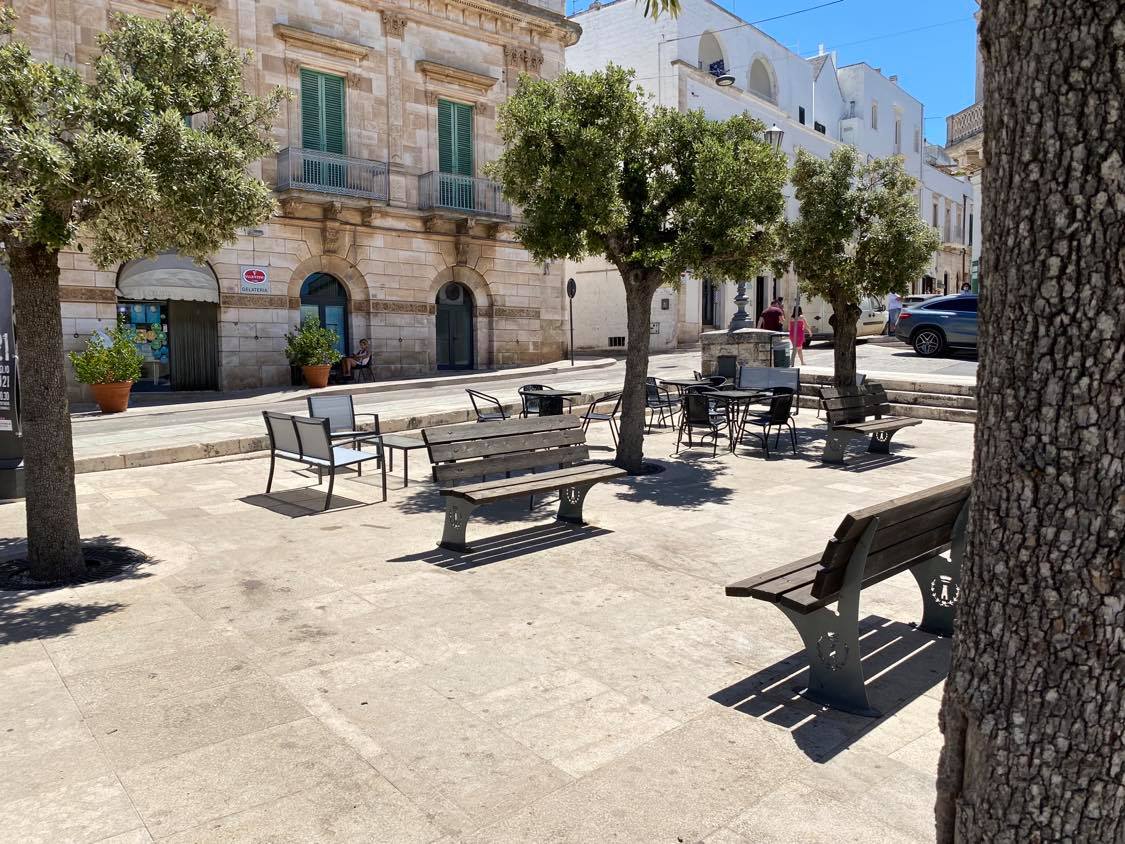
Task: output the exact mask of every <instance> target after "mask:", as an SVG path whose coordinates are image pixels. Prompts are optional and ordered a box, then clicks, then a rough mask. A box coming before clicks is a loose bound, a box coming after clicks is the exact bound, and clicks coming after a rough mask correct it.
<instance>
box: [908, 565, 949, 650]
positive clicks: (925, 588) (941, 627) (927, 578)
mask: <svg viewBox="0 0 1125 844" xmlns="http://www.w3.org/2000/svg"><path fill="white" fill-rule="evenodd" d="M910 573H911V574H912V575H914V579H915V580H917V581H918V589H919V591H920V592H921V593H922V622H921V623H920V624H919V625H918V629H919V630H922V631H924V632H926V633H933V634H934V635H935V636H952V635H953V620H954V618H955V617H956V615H957V603H958V599H959V598H960V597H961V567H960V566H955V565H953V563H951V562H950V561H949V560H947V559H945V557H941V556H938V557H929V558H928V559H925V560H923V561H922V562H920V563H918V564H917V565H916V566H914V567H913V568H911V569H910Z"/></svg>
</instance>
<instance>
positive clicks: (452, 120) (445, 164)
mask: <svg viewBox="0 0 1125 844" xmlns="http://www.w3.org/2000/svg"><path fill="white" fill-rule="evenodd" d="M438 170H440V171H441V172H442V173H454V174H456V175H458V176H471V175H473V109H472V106H467V105H464V104H462V103H451V102H449V101H448V100H438Z"/></svg>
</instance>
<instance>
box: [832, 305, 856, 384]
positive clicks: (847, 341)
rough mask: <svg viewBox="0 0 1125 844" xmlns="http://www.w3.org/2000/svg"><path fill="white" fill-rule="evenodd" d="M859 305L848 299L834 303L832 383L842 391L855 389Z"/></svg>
mask: <svg viewBox="0 0 1125 844" xmlns="http://www.w3.org/2000/svg"><path fill="white" fill-rule="evenodd" d="M859 315H860V309H859V305H856V304H855V303H853V302H849V301H848V300H847V299H834V300H833V301H832V316H830V317H829V318H828V322H829V324H830V325H831V326H832V358H833V364H834V370H833V378H832V383H833V384H834V385H835V386H836V387H838V388H840V389H850V388H852V387H855V338H856V320H857V319H859Z"/></svg>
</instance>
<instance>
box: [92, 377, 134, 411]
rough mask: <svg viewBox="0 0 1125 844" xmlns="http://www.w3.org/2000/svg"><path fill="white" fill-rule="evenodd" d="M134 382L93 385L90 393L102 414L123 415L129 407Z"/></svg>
mask: <svg viewBox="0 0 1125 844" xmlns="http://www.w3.org/2000/svg"><path fill="white" fill-rule="evenodd" d="M132 389H133V382H132V381H112V382H110V383H108V384H91V385H90V392H92V393H93V394H94V401H96V402H97V403H98V407H100V408H101V411H102V413H121V412H122V411H123V410H125V409H126V408H128V407H129V391H130V390H132Z"/></svg>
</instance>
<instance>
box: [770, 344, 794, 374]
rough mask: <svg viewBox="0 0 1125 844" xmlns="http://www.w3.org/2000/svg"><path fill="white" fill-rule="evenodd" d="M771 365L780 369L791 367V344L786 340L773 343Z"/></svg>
mask: <svg viewBox="0 0 1125 844" xmlns="http://www.w3.org/2000/svg"><path fill="white" fill-rule="evenodd" d="M773 365H774V366H782V367H785V366H792V365H793V344H792V343H791V342H790V341H789V339H788V338H782V339H780V340H775V341H774V344H773Z"/></svg>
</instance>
